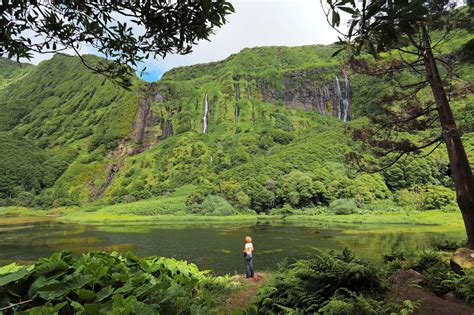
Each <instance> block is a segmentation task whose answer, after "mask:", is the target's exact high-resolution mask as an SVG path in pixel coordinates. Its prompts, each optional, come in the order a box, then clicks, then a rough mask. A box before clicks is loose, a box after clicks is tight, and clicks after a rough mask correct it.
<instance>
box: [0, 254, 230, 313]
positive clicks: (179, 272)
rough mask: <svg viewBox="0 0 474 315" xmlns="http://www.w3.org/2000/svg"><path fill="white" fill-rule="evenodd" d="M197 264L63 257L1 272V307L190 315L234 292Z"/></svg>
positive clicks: (110, 256)
mask: <svg viewBox="0 0 474 315" xmlns="http://www.w3.org/2000/svg"><path fill="white" fill-rule="evenodd" d="M231 287H232V286H231V282H230V279H229V278H220V277H217V278H216V277H210V276H208V275H206V272H202V271H199V270H198V268H197V267H196V266H195V265H193V264H187V263H186V262H184V261H177V260H175V259H170V258H164V257H147V258H144V259H140V258H138V257H137V256H135V255H133V254H131V253H125V254H123V255H121V254H119V253H117V252H112V253H104V252H90V253H86V254H82V255H81V256H80V257H77V258H76V257H73V256H72V255H71V253H68V252H59V253H55V254H53V255H52V256H51V257H49V258H42V259H40V260H39V261H38V262H37V263H36V264H35V265H33V266H18V265H15V264H11V265H7V266H4V267H1V268H0V296H1V299H0V308H6V309H8V310H10V311H14V312H20V311H22V312H23V311H25V312H32V313H48V314H49V313H51V312H52V313H56V312H61V313H76V312H78V313H81V312H84V313H95V314H106V313H107V314H109V313H121V314H124V313H125V314H131V313H134V314H155V313H156V314H158V313H165V314H188V313H189V312H190V310H200V312H201V313H203V312H204V313H207V312H209V311H210V310H211V309H212V308H214V307H215V306H216V304H215V303H216V302H215V298H214V299H213V298H212V294H211V292H219V291H220V292H227V291H226V290H228V289H231ZM206 292H207V293H206Z"/></svg>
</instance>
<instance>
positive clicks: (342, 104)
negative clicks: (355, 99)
mask: <svg viewBox="0 0 474 315" xmlns="http://www.w3.org/2000/svg"><path fill="white" fill-rule="evenodd" d="M350 92H351V87H350V83H349V77H348V76H347V74H344V93H342V90H341V84H340V83H339V78H338V76H337V75H336V94H337V97H338V102H337V118H339V119H342V120H343V121H347V120H348V119H349V110H350V104H351V101H350V100H351V95H350Z"/></svg>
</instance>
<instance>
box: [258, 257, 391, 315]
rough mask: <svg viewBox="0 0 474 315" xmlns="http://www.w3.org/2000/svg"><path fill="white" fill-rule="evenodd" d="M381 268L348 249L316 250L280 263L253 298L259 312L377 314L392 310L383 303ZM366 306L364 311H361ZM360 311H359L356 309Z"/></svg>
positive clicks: (383, 289)
mask: <svg viewBox="0 0 474 315" xmlns="http://www.w3.org/2000/svg"><path fill="white" fill-rule="evenodd" d="M381 274H382V271H381V270H380V269H378V268H376V267H375V266H372V265H371V264H370V263H369V262H367V261H365V260H360V259H357V258H354V257H353V256H352V254H351V252H350V251H349V250H347V249H346V250H344V251H343V252H342V253H336V252H329V253H322V252H321V253H319V254H318V255H316V256H315V257H314V258H312V259H309V260H299V261H297V262H295V263H292V264H290V263H288V262H285V263H283V264H282V265H281V266H280V268H279V271H278V272H277V273H276V275H275V277H274V278H273V279H272V280H270V281H269V282H267V284H265V285H264V286H262V287H261V288H260V289H259V291H258V292H257V295H256V298H255V307H256V308H257V313H259V314H279V313H292V314H312V313H322V314H380V313H381V312H380V311H381V310H383V312H382V313H390V312H391V311H396V310H398V308H397V307H396V306H394V305H390V304H384V303H383V293H384V292H385V287H384V286H383V284H382V283H383V279H382V277H381ZM364 310H368V311H364ZM359 311H360V312H359Z"/></svg>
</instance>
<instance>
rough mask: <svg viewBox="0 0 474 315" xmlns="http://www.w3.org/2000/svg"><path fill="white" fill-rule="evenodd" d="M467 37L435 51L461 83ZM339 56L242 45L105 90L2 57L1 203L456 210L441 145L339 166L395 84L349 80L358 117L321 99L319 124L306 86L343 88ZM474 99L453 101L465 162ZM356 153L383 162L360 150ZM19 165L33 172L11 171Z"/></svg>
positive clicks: (131, 208)
mask: <svg viewBox="0 0 474 315" xmlns="http://www.w3.org/2000/svg"><path fill="white" fill-rule="evenodd" d="M470 38H471V35H469V34H467V33H465V32H464V31H460V32H459V33H458V34H457V36H456V37H453V38H451V39H450V40H449V41H448V42H446V43H445V46H443V49H445V52H446V53H447V54H449V56H450V58H457V59H456V60H458V61H459V64H458V68H459V69H460V70H462V71H461V74H462V77H461V79H459V80H458V82H457V83H456V84H462V82H468V81H470V80H472V76H471V74H470V73H471V72H472V65H471V63H470V62H469V61H468V60H470V59H469V58H467V59H466V56H465V55H466V54H465V53H463V54H461V51H464V50H465V49H464V50H463V48H462V47H463V45H464V44H465V43H466V42H468V41H469V39H470ZM334 49H335V47H334V46H303V47H291V48H289V47H261V48H253V49H244V50H243V51H241V52H240V53H238V54H235V55H232V56H230V57H229V58H227V59H226V60H223V61H220V62H213V63H209V64H203V65H194V66H190V67H181V68H176V69H173V70H171V71H169V72H168V73H166V74H165V75H164V77H163V78H162V79H161V80H160V82H158V83H157V84H151V85H147V84H145V83H143V82H141V81H139V80H137V79H133V86H132V89H131V90H125V89H121V88H119V87H116V86H113V85H112V84H110V82H104V81H103V78H101V77H100V76H97V75H94V74H92V73H90V72H88V71H86V70H85V69H84V68H83V67H82V66H81V62H80V60H78V59H77V58H74V57H69V56H65V55H56V56H55V57H54V58H52V59H51V60H49V61H45V62H43V63H41V64H40V65H38V66H34V67H32V66H26V67H25V70H22V71H18V69H17V68H18V67H13V66H12V65H11V64H10V63H9V62H8V61H5V62H4V64H5V66H4V67H2V72H1V73H6V74H5V77H8V79H6V80H4V81H2V82H4V83H2V84H4V87H3V88H0V107H1V109H2V115H1V116H0V128H1V129H2V130H3V131H5V133H2V136H1V137H0V140H1V142H2V143H0V145H2V147H5V148H9V149H8V151H6V153H7V154H6V155H5V156H3V157H1V158H2V159H3V160H2V162H3V163H2V165H5V167H4V169H2V171H3V173H2V174H4V175H2V176H0V177H1V178H0V183H1V187H0V194H1V196H0V203H1V204H4V205H12V204H15V205H24V206H32V207H57V206H68V205H89V204H91V203H92V204H93V205H96V206H100V205H103V204H117V203H120V204H122V205H117V207H113V206H112V207H107V209H108V210H110V211H112V212H115V211H117V213H121V214H123V213H133V214H144V215H157V214H185V213H201V214H218V215H227V214H232V213H236V212H242V211H244V210H246V209H253V210H255V211H257V212H269V211H270V210H271V209H279V210H275V211H273V212H272V213H279V212H280V213H282V214H284V213H287V214H291V213H295V212H298V213H305V212H307V213H310V211H309V210H307V209H310V208H314V207H328V206H329V205H330V204H332V207H331V208H330V211H331V212H333V213H337V214H344V213H352V212H358V213H363V212H364V211H372V210H388V208H387V206H385V205H389V206H390V210H393V209H408V210H431V209H443V210H454V209H455V208H456V205H455V204H453V203H452V202H451V200H452V199H453V193H452V180H451V178H450V169H449V167H448V158H447V155H446V154H445V153H444V152H443V150H438V151H436V152H434V153H433V154H431V155H429V156H427V157H421V158H407V159H404V160H402V161H400V162H399V163H398V164H396V165H395V166H393V167H392V168H389V169H387V170H385V171H383V172H382V173H375V174H368V173H364V172H362V171H361V170H360V169H358V167H357V165H354V164H353V163H352V162H351V161H350V160H348V159H347V157H348V156H350V154H351V153H352V152H355V151H357V152H360V151H361V149H362V152H364V151H363V148H361V147H360V145H359V144H358V143H356V142H354V141H352V139H351V138H350V136H349V135H348V134H349V132H347V131H348V129H350V130H353V129H354V128H358V127H361V126H364V125H366V124H367V120H366V119H365V118H364V117H363V116H365V115H367V114H369V113H371V112H372V111H373V110H374V108H375V107H374V106H375V104H377V102H380V101H381V100H382V99H383V97H384V95H385V94H384V93H381V91H382V90H387V89H388V90H392V89H395V88H394V87H393V86H391V81H390V80H378V81H377V80H375V81H374V80H372V81H371V78H370V77H368V76H363V75H360V74H358V75H355V74H351V73H349V78H350V85H351V86H352V116H353V117H355V119H354V120H352V121H349V122H347V123H344V122H342V121H341V120H339V119H336V118H335V117H332V116H333V114H332V110H333V109H332V108H331V104H330V102H329V103H328V104H326V106H327V108H326V109H325V110H326V111H327V112H326V115H320V114H317V113H315V110H316V109H315V108H308V107H307V106H308V103H310V102H313V100H312V99H311V98H310V99H307V98H306V97H312V96H311V95H313V94H312V93H315V92H314V91H320V90H321V89H322V90H324V88H325V87H327V88H328V91H329V92H328V93H333V90H332V89H333V87H332V86H333V85H334V80H335V77H336V76H339V78H340V80H341V82H342V81H343V76H344V73H345V72H344V71H346V70H347V69H342V70H341V66H340V65H339V62H340V61H339V60H338V59H334V58H331V55H332V52H333V51H334ZM87 58H88V60H89V61H91V62H99V61H100V60H101V59H100V58H97V57H93V56H87ZM343 70H344V71H343ZM346 72H347V71H346ZM462 80H466V81H462ZM341 84H342V83H341ZM466 84H468V83H466ZM308 95H309V96H308ZM206 96H207V98H206ZM145 98H146V99H147V100H148V104H149V108H148V109H145V108H144V103H145V102H144V99H145ZM205 99H207V100H208V113H207V115H208V117H207V122H208V126H207V132H206V133H203V125H202V124H203V115H204V109H205ZM472 101H473V99H472V98H467V99H463V100H460V101H457V102H455V104H454V105H453V106H454V108H455V114H456V115H457V117H459V118H462V121H463V123H462V128H463V130H464V132H465V133H464V135H463V139H464V142H465V144H466V148H467V151H468V154H469V155H470V156H471V163H472V160H473V156H474V142H473V141H474V134H473V132H472V130H471V129H472V128H471V126H472V125H473V121H472V119H471V118H472V117H474V116H472V115H470V112H471V111H472V106H471V105H472ZM317 110H321V109H317ZM145 111H146V112H147V113H148V114H147V116H143V113H144V112H145ZM140 135H142V136H140ZM19 142H22V144H18V146H17V147H15V146H16V145H13V144H14V143H19ZM424 153H428V152H427V151H426V152H424ZM364 158H365V159H366V160H368V161H370V163H371V164H373V165H379V164H380V163H381V161H382V160H381V159H380V158H379V157H377V156H374V155H371V154H369V153H366V154H365V156H364ZM17 168H18V169H19V170H20V171H19V172H18V174H20V173H21V174H23V173H25V172H27V173H29V174H28V176H18V175H15V174H14V173H15V172H14V170H15V169H17ZM112 169H115V171H114V173H111V170H112ZM109 176H110V180H109V179H108V178H109ZM26 178H28V180H27V181H26V180H24V179H26ZM103 187H104V188H103ZM145 199H149V202H144V201H142V200H145ZM166 200H168V202H167V201H166ZM341 200H342V201H341ZM203 203H206V204H205V205H203ZM338 204H339V205H340V206H337V205H338ZM204 207H210V209H206V210H203V209H204ZM386 208H387V209H386ZM211 209H217V210H215V211H214V210H211ZM318 209H319V208H318ZM311 211H312V210H311ZM318 211H319V210H318Z"/></svg>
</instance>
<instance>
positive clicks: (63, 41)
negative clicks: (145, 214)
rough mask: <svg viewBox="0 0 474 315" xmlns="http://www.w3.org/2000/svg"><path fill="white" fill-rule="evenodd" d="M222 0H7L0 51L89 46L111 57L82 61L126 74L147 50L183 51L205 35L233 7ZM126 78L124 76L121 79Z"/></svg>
mask: <svg viewBox="0 0 474 315" xmlns="http://www.w3.org/2000/svg"><path fill="white" fill-rule="evenodd" d="M233 10H234V9H233V7H232V5H231V4H230V3H229V2H227V1H225V0H196V1H181V0H179V1H168V0H131V1H113V0H103V1H91V0H62V1H58V0H28V1H25V0H11V1H2V2H1V4H0V12H1V19H0V54H1V56H4V57H5V56H6V57H8V58H13V59H16V60H19V59H20V58H27V59H29V58H31V56H32V54H33V53H52V52H58V51H63V50H67V49H69V50H73V51H74V52H75V53H76V54H77V55H78V56H80V57H81V54H80V49H81V47H82V46H88V47H93V48H95V49H97V51H98V52H99V53H101V54H103V55H104V56H106V57H107V58H112V60H113V62H109V63H101V64H89V63H87V61H86V60H84V59H83V58H82V57H81V60H82V61H83V63H84V65H86V66H87V67H88V68H90V69H92V70H93V71H95V72H99V73H102V74H104V75H107V76H109V77H113V78H119V79H122V81H123V80H125V82H126V78H127V76H128V74H129V73H130V72H131V70H132V69H130V66H132V67H135V68H136V67H137V65H138V63H139V62H140V61H143V60H144V59H146V58H148V57H149V56H153V57H157V56H165V55H166V54H169V53H179V54H186V53H189V52H190V51H191V47H192V45H194V44H196V42H197V41H198V40H202V39H208V38H209V35H210V34H211V33H212V30H213V28H214V27H221V26H222V25H223V24H224V23H225V22H226V20H225V16H226V15H227V14H229V13H231V12H233ZM122 83H124V82H122Z"/></svg>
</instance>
